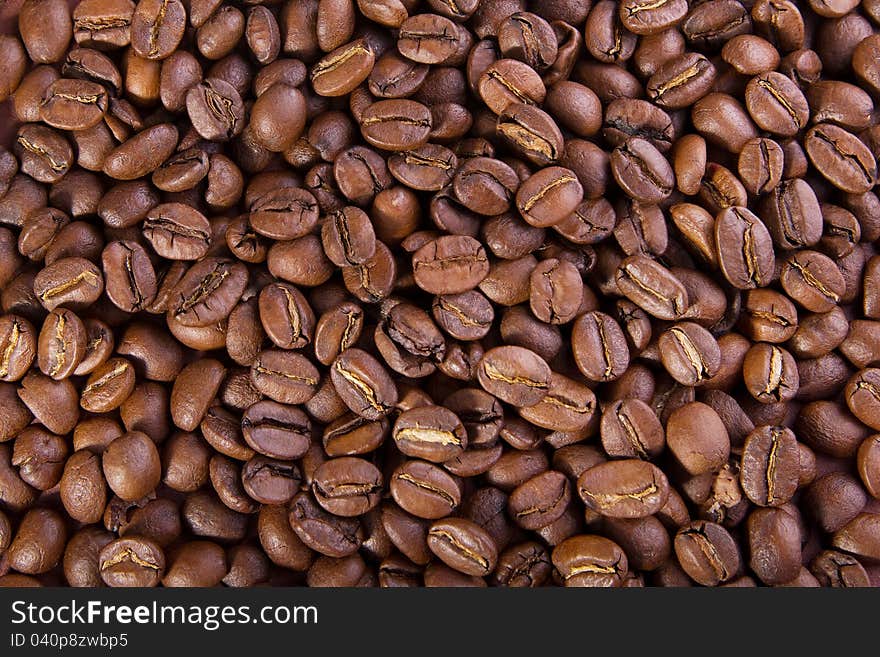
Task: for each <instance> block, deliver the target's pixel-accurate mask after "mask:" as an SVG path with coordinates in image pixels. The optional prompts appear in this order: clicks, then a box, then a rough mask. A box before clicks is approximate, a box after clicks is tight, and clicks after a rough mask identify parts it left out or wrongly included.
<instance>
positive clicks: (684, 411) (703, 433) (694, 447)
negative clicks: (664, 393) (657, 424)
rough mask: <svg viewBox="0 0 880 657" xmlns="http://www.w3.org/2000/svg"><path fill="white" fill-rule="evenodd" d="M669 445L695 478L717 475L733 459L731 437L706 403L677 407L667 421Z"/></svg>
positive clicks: (694, 402) (692, 403) (716, 414)
mask: <svg viewBox="0 0 880 657" xmlns="http://www.w3.org/2000/svg"><path fill="white" fill-rule="evenodd" d="M666 444H667V446H668V447H669V450H670V451H671V452H672V453H673V455H675V458H676V459H677V460H678V462H679V463H680V464H681V466H682V467H683V468H684V469H685V470H686V471H687V472H688V473H689V474H691V475H703V474H706V473H710V472H717V471H718V470H720V469H721V467H722V466H723V465H724V464H725V463H727V459H728V457H729V456H730V436H729V434H728V432H727V427H725V426H724V422H722V420H721V418H720V417H719V415H718V413H717V412H715V410H714V409H713V408H712V407H711V406H708V405H707V404H704V403H702V402H696V401H692V402H689V403H685V404H683V405H681V406H680V407H678V408H676V409H675V410H674V411H672V412H671V413H670V414H669V418H668V420H667V421H666Z"/></svg>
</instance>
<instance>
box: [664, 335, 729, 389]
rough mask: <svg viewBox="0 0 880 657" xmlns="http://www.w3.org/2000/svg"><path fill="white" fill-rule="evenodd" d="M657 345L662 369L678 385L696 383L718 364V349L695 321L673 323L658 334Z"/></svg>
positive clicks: (713, 374) (714, 371) (714, 372)
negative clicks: (673, 324)
mask: <svg viewBox="0 0 880 657" xmlns="http://www.w3.org/2000/svg"><path fill="white" fill-rule="evenodd" d="M658 347H659V348H660V359H661V361H662V362H663V366H664V367H665V368H666V371H667V372H669V374H670V376H672V378H673V379H675V380H676V381H678V382H679V383H681V384H682V385H686V386H699V385H701V384H703V383H705V382H706V381H708V380H709V379H711V378H712V377H713V376H715V375H716V374H717V373H718V371H719V369H720V368H721V349H720V348H719V347H718V343H717V342H716V341H715V338H713V337H712V334H711V333H709V331H707V330H706V329H704V328H703V327H702V326H700V325H699V324H695V323H693V322H681V323H679V324H676V325H675V326H673V327H672V328H670V329H668V330H666V331H664V332H663V333H662V334H661V335H660V338H659V341H658Z"/></svg>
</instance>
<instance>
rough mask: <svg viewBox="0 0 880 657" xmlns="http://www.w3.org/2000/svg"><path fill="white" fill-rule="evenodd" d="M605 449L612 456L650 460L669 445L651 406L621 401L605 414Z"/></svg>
mask: <svg viewBox="0 0 880 657" xmlns="http://www.w3.org/2000/svg"><path fill="white" fill-rule="evenodd" d="M600 433H601V437H602V448H603V449H604V450H605V452H606V453H607V454H608V455H609V456H613V457H618V458H641V459H650V458H653V457H655V456H657V455H658V454H659V453H660V452H661V451H662V450H663V446H664V444H665V440H666V439H665V436H664V432H663V426H662V425H661V424H660V420H659V419H658V418H657V415H656V414H655V413H654V411H653V410H652V409H651V407H650V406H648V404H646V403H645V402H643V401H642V400H640V399H623V400H618V401H616V402H614V403H613V404H611V405H610V406H607V407H606V408H605V409H604V410H603V412H602V420H601V423H600Z"/></svg>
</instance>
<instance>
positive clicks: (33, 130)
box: [15, 124, 73, 183]
mask: <svg viewBox="0 0 880 657" xmlns="http://www.w3.org/2000/svg"><path fill="white" fill-rule="evenodd" d="M15 152H16V154H17V155H18V157H19V159H20V160H21V170H22V171H23V172H24V173H26V174H28V175H29V176H30V177H31V178H33V179H34V180H37V181H38V182H43V183H55V182H58V181H59V180H61V179H62V178H63V177H64V176H65V175H66V174H67V172H68V171H69V170H70V167H71V166H72V165H73V150H72V149H71V147H70V144H69V143H68V141H67V140H66V139H65V138H64V137H63V136H62V134H61V133H60V132H57V131H56V130H52V129H51V128H47V127H45V126H42V125H30V124H27V125H24V126H22V127H21V128H19V130H18V135H17V137H16V139H15Z"/></svg>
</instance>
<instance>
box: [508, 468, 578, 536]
mask: <svg viewBox="0 0 880 657" xmlns="http://www.w3.org/2000/svg"><path fill="white" fill-rule="evenodd" d="M570 501H571V487H570V485H569V482H568V478H567V477H566V476H565V475H563V474H562V473H561V472H556V471H553V470H548V471H546V472H544V473H542V474H539V475H537V476H535V477H532V478H531V479H529V480H528V481H526V482H524V483H522V484H520V485H519V486H517V487H516V488H515V489H514V490H513V491H512V492H511V494H510V499H509V501H508V511H509V513H510V515H511V516H512V517H513V519H514V521H515V522H516V523H517V524H518V525H519V526H520V527H522V528H523V529H540V528H541V527H546V526H547V525H549V524H550V523H551V522H553V521H555V520H557V519H558V518H559V517H560V516H562V514H563V512H564V511H565V508H566V507H567V506H568V503H569V502H570Z"/></svg>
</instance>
